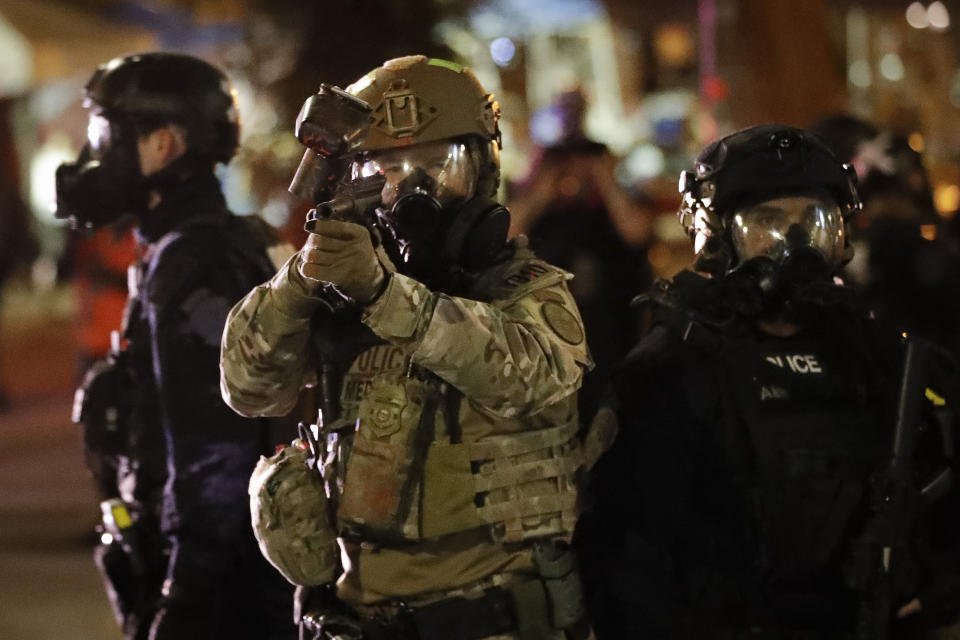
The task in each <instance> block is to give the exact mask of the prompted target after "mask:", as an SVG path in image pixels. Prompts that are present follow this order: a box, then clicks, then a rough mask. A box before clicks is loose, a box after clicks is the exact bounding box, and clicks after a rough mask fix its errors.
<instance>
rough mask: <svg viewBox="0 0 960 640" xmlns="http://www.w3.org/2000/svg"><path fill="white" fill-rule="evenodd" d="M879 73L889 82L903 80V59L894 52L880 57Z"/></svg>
mask: <svg viewBox="0 0 960 640" xmlns="http://www.w3.org/2000/svg"><path fill="white" fill-rule="evenodd" d="M880 74H881V75H882V76H883V77H884V78H886V79H887V80H890V81H891V82H899V81H900V80H903V61H902V60H901V59H900V56H898V55H897V54H895V53H888V54H887V55H885V56H883V58H881V59H880Z"/></svg>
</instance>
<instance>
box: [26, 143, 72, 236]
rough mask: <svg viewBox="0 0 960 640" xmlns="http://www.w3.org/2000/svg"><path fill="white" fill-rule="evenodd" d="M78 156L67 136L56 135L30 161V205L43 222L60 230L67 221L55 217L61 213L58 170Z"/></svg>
mask: <svg viewBox="0 0 960 640" xmlns="http://www.w3.org/2000/svg"><path fill="white" fill-rule="evenodd" d="M76 157H77V152H76V150H75V149H74V148H73V145H72V144H71V143H70V138H69V136H67V134H65V133H63V132H59V131H58V132H55V133H54V134H52V135H51V136H50V137H49V138H48V139H47V141H46V142H44V143H43V144H42V145H41V146H40V148H39V149H37V151H36V152H35V153H34V155H33V157H32V158H31V159H30V169H29V171H30V205H31V206H32V207H33V210H34V211H35V212H36V214H37V216H38V217H40V219H41V220H42V221H43V222H45V223H47V224H53V225H57V226H63V225H64V224H66V220H57V219H56V218H54V217H53V214H54V212H55V211H56V209H57V184H56V172H57V167H58V166H60V164H61V163H63V162H72V161H74V160H75V159H76Z"/></svg>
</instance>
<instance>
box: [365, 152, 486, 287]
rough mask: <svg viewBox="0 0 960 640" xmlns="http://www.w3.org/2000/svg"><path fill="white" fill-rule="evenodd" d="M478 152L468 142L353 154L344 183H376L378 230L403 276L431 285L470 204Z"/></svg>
mask: <svg viewBox="0 0 960 640" xmlns="http://www.w3.org/2000/svg"><path fill="white" fill-rule="evenodd" d="M482 154H483V149H482V147H481V146H480V144H478V143H477V142H476V141H474V140H472V139H469V138H466V139H464V138H461V139H450V140H438V141H435V142H426V143H422V144H415V145H410V146H409V147H399V148H392V149H382V150H376V151H368V152H364V153H362V154H359V155H358V156H357V157H356V158H355V159H354V161H353V163H352V164H351V166H350V169H349V172H348V175H349V176H350V180H352V181H359V180H370V179H371V178H374V177H380V178H381V179H382V180H383V186H382V188H381V191H380V201H381V202H380V206H379V208H378V209H377V217H378V220H379V226H380V227H381V229H382V230H383V232H384V234H383V235H384V239H385V243H384V245H385V247H386V248H387V250H388V252H389V253H390V254H391V256H390V257H391V259H392V260H393V261H394V263H395V264H396V265H397V266H398V268H400V270H401V271H402V272H404V273H406V274H407V275H410V276H412V277H414V278H417V279H419V280H421V281H423V282H428V283H429V282H432V281H433V279H434V278H435V277H436V276H437V274H439V273H441V272H442V271H443V269H444V266H443V265H444V261H445V260H449V259H450V257H449V256H444V255H442V253H443V252H442V251H441V247H444V246H445V244H446V240H447V236H448V234H449V233H450V232H451V225H452V224H453V222H454V220H455V219H457V217H458V214H460V213H461V208H462V207H463V206H464V205H465V204H466V203H467V202H469V201H472V200H473V199H474V196H475V195H476V192H477V182H478V180H479V179H480V170H481V167H482V162H483V161H484V158H483V155H482Z"/></svg>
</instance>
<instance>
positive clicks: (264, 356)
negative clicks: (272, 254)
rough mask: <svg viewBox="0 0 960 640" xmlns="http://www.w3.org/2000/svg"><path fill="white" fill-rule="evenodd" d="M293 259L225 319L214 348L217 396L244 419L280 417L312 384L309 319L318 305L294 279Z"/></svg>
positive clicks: (295, 276) (294, 267) (291, 407)
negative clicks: (217, 365) (217, 349)
mask: <svg viewBox="0 0 960 640" xmlns="http://www.w3.org/2000/svg"><path fill="white" fill-rule="evenodd" d="M297 259H298V255H294V256H293V257H292V258H290V260H288V261H287V263H286V264H285V265H284V266H283V267H281V269H280V271H279V272H277V275H275V276H274V277H273V278H272V279H271V280H270V281H269V282H266V283H264V284H262V285H260V286H259V287H256V288H255V289H253V290H252V291H251V292H250V293H248V294H247V295H246V296H245V297H244V298H243V299H242V300H241V301H240V302H239V303H237V305H236V306H234V307H233V309H232V310H231V311H230V315H229V316H228V317H227V324H226V327H225V329H224V332H223V340H222V342H221V345H220V392H221V394H222V395H223V399H224V401H225V402H226V403H227V404H228V405H230V406H231V407H232V408H233V409H234V411H236V412H237V413H240V414H241V415H244V416H249V417H257V416H282V415H286V414H287V413H289V412H290V410H292V409H293V407H294V405H295V404H296V403H297V398H298V396H299V393H300V390H301V389H302V388H303V387H304V386H306V385H308V384H311V383H312V382H313V378H314V377H315V375H316V374H315V367H314V366H313V363H312V356H311V350H310V317H311V316H312V314H313V312H314V311H315V310H316V308H317V306H318V305H319V302H318V301H317V300H316V299H315V298H313V297H311V296H310V295H308V294H307V292H306V290H305V288H304V287H303V285H302V284H301V283H300V281H299V279H298V277H297V275H298V274H297V269H296V260H297Z"/></svg>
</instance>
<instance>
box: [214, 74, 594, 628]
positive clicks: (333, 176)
mask: <svg viewBox="0 0 960 640" xmlns="http://www.w3.org/2000/svg"><path fill="white" fill-rule="evenodd" d="M499 117H500V109H499V105H498V103H497V101H496V100H495V99H494V97H493V96H492V95H491V94H488V93H486V92H485V91H484V90H483V87H482V86H481V85H480V83H479V82H478V81H477V79H476V77H475V76H474V75H473V73H472V72H471V71H470V70H469V69H467V68H465V67H461V66H460V65H458V64H456V63H453V62H449V61H447V60H441V59H436V58H432V59H431V58H426V57H425V56H406V57H403V58H396V59H392V60H388V61H387V62H385V63H384V64H383V65H382V66H381V67H378V68H377V69H374V70H373V71H371V72H370V73H368V74H366V75H365V76H363V77H362V78H361V79H359V80H358V81H357V82H356V83H354V84H352V85H351V86H349V87H347V90H346V91H345V92H344V91H341V90H339V89H336V88H334V87H329V86H327V85H323V86H322V87H321V90H320V92H318V93H317V94H315V95H313V96H311V97H310V98H308V100H307V101H306V103H305V104H304V107H303V109H302V110H301V112H300V117H299V118H298V123H297V137H298V139H300V142H301V143H303V144H304V145H306V146H307V147H308V149H307V150H306V152H305V154H304V162H303V163H302V164H301V167H300V170H298V172H297V175H296V177H295V178H294V182H293V184H291V191H294V192H295V193H298V194H301V195H303V196H305V197H309V198H310V199H311V201H312V202H314V203H316V206H317V208H316V210H315V216H316V219H315V220H311V222H310V224H311V225H312V226H311V235H310V236H309V238H308V240H307V242H306V243H305V244H304V246H303V248H302V249H301V250H300V252H299V253H297V254H296V255H295V256H294V257H293V258H291V259H290V260H289V261H288V262H287V264H286V265H285V266H284V267H283V268H282V269H281V270H280V271H279V272H278V273H277V274H276V276H274V277H273V279H272V280H271V281H270V282H268V283H266V284H264V285H262V286H259V287H257V288H256V289H254V290H253V291H251V292H250V293H249V294H248V295H247V296H246V297H245V298H244V299H243V300H242V301H241V302H240V303H239V304H238V305H237V306H235V307H234V309H233V310H232V311H231V314H230V318H229V320H228V322H227V328H226V331H225V333H224V339H223V349H222V360H221V370H222V388H223V394H224V399H225V400H226V401H227V402H228V403H229V404H230V406H232V407H233V408H234V409H236V410H237V411H239V412H241V413H242V414H244V415H249V416H263V415H275V414H284V413H286V412H287V411H289V410H290V408H291V407H292V406H293V403H295V402H296V399H297V396H298V394H299V393H300V391H301V389H302V388H303V387H305V386H315V387H316V388H317V389H318V390H319V391H320V392H321V395H322V398H321V403H322V411H321V412H320V415H319V417H318V422H317V424H316V425H313V426H312V427H311V430H310V431H311V433H307V432H306V431H305V432H304V435H303V446H302V447H301V446H299V445H297V446H291V447H287V448H286V449H284V450H282V451H281V452H279V453H278V454H277V455H276V456H274V457H273V458H270V459H269V460H265V461H263V462H262V463H261V465H260V466H258V469H257V471H256V472H255V474H254V478H253V480H252V481H251V487H250V494H251V508H252V510H253V513H254V528H255V530H256V531H257V533H258V539H259V540H260V544H261V548H262V549H263V551H264V554H265V555H266V556H267V557H269V558H270V560H271V562H273V563H274V565H275V566H276V567H277V569H278V570H279V571H281V572H282V573H283V574H284V575H285V576H287V577H288V579H290V580H291V581H293V582H295V583H297V584H299V585H302V587H303V588H302V589H301V590H300V600H299V602H301V603H302V604H301V605H300V606H301V614H302V615H301V616H299V617H300V619H301V621H302V625H303V628H304V633H305V634H307V635H305V637H309V638H314V639H315V640H327V639H331V638H341V639H343V640H359V639H361V638H363V639H367V640H375V639H384V640H386V639H387V638H389V639H391V640H470V639H473V640H480V639H489V640H518V639H523V640H528V639H529V640H556V639H560V638H566V639H569V640H576V639H581V638H583V639H585V638H587V637H588V635H589V626H588V624H587V621H586V619H585V613H586V612H585V610H584V608H583V596H582V593H581V591H580V583H579V579H578V575H577V569H576V562H575V559H574V558H573V554H572V551H571V549H570V547H569V544H568V543H567V540H568V539H569V536H570V534H571V533H572V528H573V522H574V505H575V502H576V495H577V494H576V485H575V483H574V476H575V474H576V471H577V468H578V467H579V457H580V456H579V441H578V439H577V427H578V422H577V406H576V397H577V396H576V394H577V389H578V388H579V386H580V381H581V379H582V376H583V373H584V371H585V370H587V369H589V367H590V357H589V354H588V352H587V347H586V343H585V339H584V329H583V324H582V322H581V320H580V317H579V314H578V312H577V308H576V305H575V303H574V301H573V298H572V297H571V295H570V292H569V290H568V289H567V286H566V282H567V280H568V279H569V274H567V273H565V272H564V271H562V270H560V269H559V268H557V267H554V266H552V265H550V264H548V263H546V262H544V261H543V260H541V259H539V258H537V257H536V256H535V255H534V254H533V252H531V251H530V250H529V248H528V247H527V245H526V241H525V239H523V238H514V239H512V240H509V241H508V240H507V232H508V228H509V213H508V211H507V210H506V209H505V208H504V207H503V206H501V205H500V204H498V203H497V202H496V201H495V200H494V199H493V198H494V197H495V196H496V192H497V184H498V182H499V179H500V162H499V153H500V135H499V125H498V120H499ZM331 195H332V196H333V199H332V200H329V198H330V196H331ZM304 447H305V448H306V449H307V451H304Z"/></svg>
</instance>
